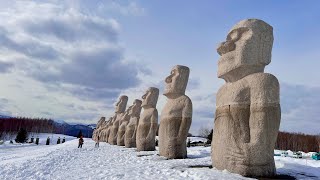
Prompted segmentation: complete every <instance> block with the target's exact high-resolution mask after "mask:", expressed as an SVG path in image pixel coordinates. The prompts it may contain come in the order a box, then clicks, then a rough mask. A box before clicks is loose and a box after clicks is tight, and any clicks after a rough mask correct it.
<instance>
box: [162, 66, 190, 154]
mask: <svg viewBox="0 0 320 180" xmlns="http://www.w3.org/2000/svg"><path fill="white" fill-rule="evenodd" d="M189 71H190V70H189V68H188V67H186V66H180V65H177V66H174V67H173V69H172V70H171V74H170V75H169V76H168V77H167V78H166V79H165V85H166V86H165V90H164V95H165V96H166V97H167V98H168V100H167V103H166V104H165V106H164V108H163V110H162V112H161V120H160V127H159V153H160V156H164V157H167V158H169V159H183V158H186V157H187V148H186V139H187V136H188V131H189V128H190V125H191V121H192V102H191V100H190V98H189V97H188V96H186V95H185V90H186V87H187V84H188V79H189Z"/></svg>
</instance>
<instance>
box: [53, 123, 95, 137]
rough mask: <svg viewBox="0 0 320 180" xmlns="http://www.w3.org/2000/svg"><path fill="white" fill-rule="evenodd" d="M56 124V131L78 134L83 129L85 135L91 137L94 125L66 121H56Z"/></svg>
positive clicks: (71, 134)
mask: <svg viewBox="0 0 320 180" xmlns="http://www.w3.org/2000/svg"><path fill="white" fill-rule="evenodd" d="M55 126H56V131H57V132H56V133H62V134H65V135H68V136H77V135H78V133H79V132H80V131H82V134H83V136H84V137H88V138H91V137H92V132H93V128H92V125H91V124H90V125H85V124H68V123H66V122H64V121H63V122H62V121H61V120H60V121H58V122H57V121H55Z"/></svg>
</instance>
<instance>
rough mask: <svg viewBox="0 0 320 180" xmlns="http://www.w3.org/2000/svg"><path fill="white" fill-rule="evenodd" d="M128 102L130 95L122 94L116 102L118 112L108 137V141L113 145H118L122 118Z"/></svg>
mask: <svg viewBox="0 0 320 180" xmlns="http://www.w3.org/2000/svg"><path fill="white" fill-rule="evenodd" d="M127 102H128V96H120V98H119V101H118V102H117V104H116V112H115V113H116V114H115V117H114V119H113V123H112V126H110V133H109V137H108V143H109V144H111V145H117V134H118V128H119V126H120V124H119V123H120V120H121V118H122V116H123V114H124V112H125V110H126V106H127Z"/></svg>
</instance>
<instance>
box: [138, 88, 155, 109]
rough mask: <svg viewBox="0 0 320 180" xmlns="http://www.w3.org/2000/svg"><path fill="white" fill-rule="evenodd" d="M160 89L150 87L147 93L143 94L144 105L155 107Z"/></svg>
mask: <svg viewBox="0 0 320 180" xmlns="http://www.w3.org/2000/svg"><path fill="white" fill-rule="evenodd" d="M158 97H159V89H158V88H155V87H150V88H148V90H147V91H146V93H145V94H144V95H143V96H142V104H141V106H142V107H144V108H145V107H153V108H155V107H156V105H157V102H158Z"/></svg>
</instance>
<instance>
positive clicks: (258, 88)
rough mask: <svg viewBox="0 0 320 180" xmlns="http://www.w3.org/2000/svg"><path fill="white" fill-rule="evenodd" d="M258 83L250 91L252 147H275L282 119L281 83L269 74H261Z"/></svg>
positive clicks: (257, 79)
mask: <svg viewBox="0 0 320 180" xmlns="http://www.w3.org/2000/svg"><path fill="white" fill-rule="evenodd" d="M256 81H257V82H256V83H254V84H255V85H254V86H252V87H251V90H250V93H251V104H250V119H249V127H250V146H256V148H258V147H259V146H260V147H263V144H264V145H272V146H274V143H275V141H276V138H277V135H278V130H279V126H280V119H281V110H280V97H279V90H280V87H279V82H278V80H277V78H276V77H275V76H273V75H271V74H267V73H261V74H260V75H259V76H258V77H257V78H256ZM272 148H273V147H272ZM272 150H273V149H272Z"/></svg>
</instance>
